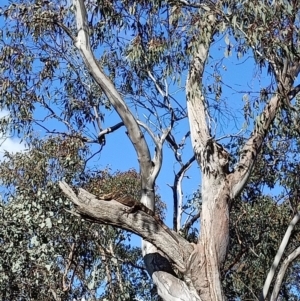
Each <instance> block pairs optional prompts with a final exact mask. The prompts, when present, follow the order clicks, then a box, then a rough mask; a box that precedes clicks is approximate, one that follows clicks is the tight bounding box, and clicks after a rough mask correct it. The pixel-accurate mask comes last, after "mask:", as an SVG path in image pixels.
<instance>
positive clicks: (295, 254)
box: [270, 247, 300, 301]
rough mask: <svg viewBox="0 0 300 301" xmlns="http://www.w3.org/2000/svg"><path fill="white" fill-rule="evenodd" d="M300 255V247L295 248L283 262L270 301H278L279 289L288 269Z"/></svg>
mask: <svg viewBox="0 0 300 301" xmlns="http://www.w3.org/2000/svg"><path fill="white" fill-rule="evenodd" d="M298 256H300V247H298V248H297V249H295V250H294V251H293V252H292V253H291V254H290V255H289V256H288V257H287V258H286V259H285V260H284V261H283V263H282V265H281V268H280V270H279V272H278V274H277V279H276V281H275V285H274V289H273V292H272V295H271V298H270V301H276V300H277V297H278V294H279V290H280V287H281V284H282V280H283V278H284V276H285V273H286V270H287V268H288V266H289V265H290V263H291V262H293V261H294V260H295V259H296V258H297V257H298Z"/></svg>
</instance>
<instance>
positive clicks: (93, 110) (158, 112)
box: [1, 0, 300, 300]
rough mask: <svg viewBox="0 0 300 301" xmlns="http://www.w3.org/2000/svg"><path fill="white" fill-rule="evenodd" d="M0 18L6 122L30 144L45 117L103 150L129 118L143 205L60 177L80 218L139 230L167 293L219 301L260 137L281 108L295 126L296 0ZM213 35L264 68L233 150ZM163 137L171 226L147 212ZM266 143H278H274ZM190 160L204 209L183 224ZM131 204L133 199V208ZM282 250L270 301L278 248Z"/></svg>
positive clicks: (33, 11) (167, 4) (39, 11)
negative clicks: (232, 226)
mask: <svg viewBox="0 0 300 301" xmlns="http://www.w3.org/2000/svg"><path fill="white" fill-rule="evenodd" d="M2 14H3V16H4V17H6V20H7V21H6V22H7V26H6V32H5V33H4V35H3V36H2V54H1V70H2V75H1V85H2V98H3V101H2V108H5V109H7V110H9V111H10V118H11V120H10V122H9V126H10V129H11V130H14V131H18V133H19V134H20V135H22V134H24V135H25V137H26V139H28V140H30V138H31V137H32V133H33V131H34V130H35V129H36V127H37V126H39V127H41V128H43V130H44V131H45V132H46V134H47V133H52V134H59V131H58V130H57V129H54V127H53V125H52V124H51V122H48V121H49V120H56V121H57V122H60V123H61V128H62V129H61V130H60V134H63V135H65V136H68V137H73V138H74V137H76V138H77V139H81V141H82V142H83V143H85V144H88V143H98V144H100V146H101V147H105V139H106V137H107V135H108V134H110V135H111V136H113V135H114V132H115V131H117V130H118V129H119V128H120V127H123V126H124V127H125V128H126V133H127V136H128V139H129V140H130V142H131V143H132V145H133V147H134V149H135V152H136V157H137V159H138V164H139V167H140V183H141V187H140V203H134V202H132V198H131V197H130V196H128V195H126V193H124V191H122V188H120V187H118V186H117V187H115V188H113V189H112V191H111V192H110V193H109V196H108V195H107V193H105V192H106V191H105V189H102V187H99V192H98V193H97V194H93V192H92V191H87V190H84V189H80V190H79V192H78V193H75V191H74V190H72V186H71V184H72V183H67V182H66V181H62V182H61V183H60V187H61V189H62V190H63V192H64V193H65V195H66V196H67V197H69V198H70V199H71V200H72V202H73V203H74V204H75V205H76V214H80V215H81V216H83V217H85V218H88V219H89V220H92V221H94V222H102V223H107V224H110V225H113V226H116V227H121V228H123V229H126V230H129V231H131V232H134V233H136V234H138V235H139V236H141V237H142V239H143V240H142V252H143V257H144V263H145V266H146V268H147V271H148V273H149V275H150V276H151V278H152V280H153V282H154V283H155V284H156V286H157V289H158V294H159V295H160V296H161V297H162V299H164V300H179V299H180V300H225V299H226V296H225V295H224V290H223V287H222V281H221V278H222V270H223V265H224V262H225V259H226V256H227V253H228V250H229V249H230V247H229V222H230V216H231V206H232V204H233V203H234V202H240V201H241V199H240V198H239V196H240V194H241V193H242V191H243V189H244V188H245V186H246V184H247V181H248V179H249V177H250V176H251V172H252V170H253V167H254V165H255V163H256V161H257V159H258V157H259V154H260V151H261V149H262V147H263V145H264V141H265V138H266V136H267V135H269V134H270V135H272V137H275V138H276V135H278V128H280V127H281V126H283V124H282V120H286V118H287V117H286V116H290V117H292V118H290V119H288V120H289V121H290V122H291V123H292V122H293V121H294V122H295V124H297V120H298V115H297V110H298V106H297V105H296V104H295V103H294V102H293V99H294V97H295V96H296V95H297V93H298V91H299V90H300V86H299V85H296V84H297V82H296V81H297V77H298V73H299V70H300V63H299V42H298V32H299V4H298V2H297V1H285V0H282V1H273V2H270V1H241V2H236V1H201V2H200V3H198V2H190V1H185V0H177V1H176V0H175V1H159V0H153V1H130V0H124V1H113V2H110V1H106V0H101V1H93V0H90V1H83V0H74V1H73V3H69V2H68V1H66V2H62V1H40V0H39V1H16V2H15V3H12V4H10V5H9V6H7V7H4V8H3V10H2ZM218 40H224V44H225V45H226V46H225V54H224V55H225V56H226V57H228V56H229V55H230V54H232V53H233V52H235V53H236V54H237V56H238V57H239V58H240V59H242V58H246V57H248V56H249V55H250V56H252V57H253V58H254V59H253V67H254V68H256V72H257V73H260V74H266V73H267V74H268V75H269V76H268V78H267V80H268V83H267V84H266V86H265V87H264V88H261V90H260V91H259V92H260V93H259V96H256V97H253V98H252V97H249V95H250V96H251V95H252V94H251V93H252V92H257V91H248V92H249V93H246V94H245V96H244V98H243V102H240V103H239V104H238V107H240V110H241V112H242V113H243V114H242V115H243V118H244V119H245V126H246V129H245V128H244V130H243V131H241V132H238V134H236V135H232V133H231V132H229V133H227V136H226V137H227V138H230V146H231V147H232V149H233V150H232V152H230V151H229V150H227V149H226V148H225V146H224V145H222V144H221V142H222V141H221V137H220V133H221V132H222V131H223V130H224V129H222V127H221V122H220V120H217V118H216V116H218V114H223V115H226V111H225V109H226V106H228V105H229V104H230V101H231V99H229V98H226V97H225V96H224V95H223V94H222V90H224V89H225V88H226V87H228V84H226V82H227V79H226V76H224V75H223V73H222V71H221V69H220V68H221V67H222V64H216V65H215V69H214V71H213V74H212V75H211V78H214V81H209V80H208V77H207V76H206V73H205V71H206V70H208V68H209V67H210V63H211V61H212V58H213V55H214V54H213V52H212V49H213V47H214V43H215V41H218ZM218 67H220V68H218ZM223 67H224V66H223ZM241 68H243V64H241ZM240 72H241V73H242V72H245V70H243V69H241V71H240ZM236 80H238V78H237V79H236ZM228 81H229V79H228ZM182 82H184V84H182ZM235 84H238V82H236V83H235ZM178 88H179V89H180V93H176V91H177V89H178ZM226 96H227V95H226ZM227 97H228V96H227ZM183 98H185V100H186V101H185V102H184V101H182V99H183ZM112 109H113V110H115V112H116V113H117V114H118V116H119V122H118V123H116V124H115V125H112V126H111V127H109V128H106V129H104V128H103V126H102V124H101V123H102V119H103V118H105V116H104V115H103V112H105V110H112ZM39 110H42V112H43V113H40V112H41V111H39ZM37 113H39V114H40V116H38V115H37ZM41 114H42V115H41ZM186 119H187V120H188V125H189V131H188V132H187V133H186V134H185V135H184V137H183V139H182V140H181V141H180V142H178V137H177V135H176V131H177V129H178V127H179V124H181V123H184V122H185V121H186ZM218 121H219V124H218ZM47 122H48V124H47ZM93 122H95V123H96V124H97V126H98V133H97V137H96V138H94V139H92V138H91V137H88V136H87V135H85V133H88V132H89V131H90V128H91V127H90V126H91V124H92V123H93ZM274 122H275V123H276V122H277V123H276V124H277V128H276V127H273V126H272V125H274V124H275V123H274ZM3 125H6V124H5V123H4V122H3ZM238 126H240V129H243V127H242V125H238ZM3 128H4V127H3ZM187 138H190V139H189V140H188V139H187ZM188 141H190V146H191V148H192V151H193V155H191V158H190V159H187V161H186V162H185V161H184V160H183V158H182V150H183V148H184V147H185V148H186V146H187V144H188ZM224 141H226V140H224ZM117 143H118V142H116V144H117ZM165 144H169V146H170V147H171V148H172V150H173V151H174V158H175V159H174V160H175V161H176V162H177V163H178V164H179V166H180V169H179V171H178V173H177V174H176V177H175V180H174V187H173V190H174V217H173V230H174V232H171V231H170V230H169V229H167V228H166V226H165V225H164V224H162V223H161V222H159V220H158V219H157V217H155V216H154V215H153V214H152V212H153V211H154V209H155V201H156V198H155V184H156V179H157V177H158V175H159V173H160V170H161V167H162V163H163V149H164V145H165ZM152 145H154V147H152ZM234 145H235V146H234ZM237 145H238V148H239V149H238V152H239V156H238V158H237V159H236V160H235V159H234V156H233V154H234V153H233V152H234V149H236V148H237ZM270 145H271V147H274V146H275V145H276V144H275V143H273V140H271V143H270ZM120 151H121V150H120ZM272 156H275V157H276V152H273V153H272ZM194 160H196V162H197V164H198V166H199V167H200V170H201V183H200V184H201V206H200V204H198V205H199V206H198V208H200V207H201V215H199V214H196V215H195V216H192V217H191V219H190V220H189V221H188V223H186V224H183V223H182V218H183V213H184V212H183V206H182V205H183V204H182V197H181V194H180V191H181V181H182V177H183V176H184V174H185V172H186V170H187V169H188V168H189V166H190V164H192V163H193V161H194ZM176 189H177V191H179V194H176ZM125 200H126V202H127V203H126V202H125ZM199 202H200V201H199ZM129 204H134V205H133V206H132V208H131V209H130V208H128V205H129ZM141 204H142V205H141ZM130 206H131V205H130ZM146 208H147V209H146ZM149 209H150V210H149ZM197 218H198V219H199V221H200V226H199V230H200V235H199V237H198V239H197V241H194V242H193V243H190V242H189V241H188V240H187V239H185V238H184V237H183V236H182V235H180V230H181V228H184V229H185V230H186V228H187V227H189V225H191V224H192V223H193V222H194V221H195V220H197ZM186 231H188V229H187V230H186ZM183 232H184V231H183ZM279 251H280V252H279V253H280V254H279V255H278V257H276V260H275V263H274V265H273V267H272V269H271V273H270V277H268V281H267V283H266V286H265V287H264V290H263V293H262V295H261V297H260V298H261V299H262V300H263V299H265V297H266V295H267V293H268V290H269V289H268V287H269V284H270V281H271V280H272V277H273V276H272V273H273V271H274V269H275V267H276V266H278V259H280V258H281V255H282V253H283V251H284V245H282V247H281V248H280V250H279ZM297 252H298V250H297V249H296V250H295V251H294V253H292V254H293V256H294V257H295V256H296V255H297V254H298V253H297ZM287 259H288V258H287ZM279 276H280V275H279ZM277 287H278V286H277ZM275 289H276V285H275ZM257 293H258V292H256V294H257ZM275 297H276V296H275ZM272 298H273V297H272Z"/></svg>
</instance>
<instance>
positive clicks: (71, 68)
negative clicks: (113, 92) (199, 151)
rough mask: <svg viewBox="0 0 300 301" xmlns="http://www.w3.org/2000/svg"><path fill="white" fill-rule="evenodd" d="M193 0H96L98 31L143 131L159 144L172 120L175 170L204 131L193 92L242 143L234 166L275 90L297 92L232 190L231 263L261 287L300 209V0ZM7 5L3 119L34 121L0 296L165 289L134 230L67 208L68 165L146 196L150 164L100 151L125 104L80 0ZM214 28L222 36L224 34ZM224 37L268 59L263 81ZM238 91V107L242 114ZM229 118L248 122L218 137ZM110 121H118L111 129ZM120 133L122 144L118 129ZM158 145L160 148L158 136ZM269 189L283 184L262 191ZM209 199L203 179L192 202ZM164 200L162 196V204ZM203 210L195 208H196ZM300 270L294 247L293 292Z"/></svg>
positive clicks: (229, 273) (94, 187) (100, 185)
mask: <svg viewBox="0 0 300 301" xmlns="http://www.w3.org/2000/svg"><path fill="white" fill-rule="evenodd" d="M187 3H188V2H186V1H162V0H151V1H132V0H117V1H107V0H97V1H96V0H89V1H85V4H86V7H87V10H88V24H87V25H88V27H89V37H90V41H91V47H92V50H93V51H94V56H95V57H96V59H97V64H99V66H100V67H101V68H102V70H104V72H105V74H106V75H107V77H108V78H109V79H110V80H111V82H112V83H113V84H114V85H115V87H116V89H117V91H118V92H119V93H120V95H121V96H122V97H123V98H124V101H125V102H126V104H127V105H128V108H130V109H131V110H132V112H134V113H135V118H136V120H137V121H138V122H139V125H140V126H141V128H142V132H143V137H141V138H144V137H146V138H145V139H147V141H150V140H151V139H152V140H154V144H155V139H154V138H157V139H158V138H161V137H162V136H163V134H164V133H165V132H164V131H165V129H170V132H169V133H168V135H167V139H166V140H167V143H168V145H169V146H170V148H171V149H172V150H173V152H174V156H175V162H176V165H175V166H176V167H175V168H174V169H176V168H177V167H178V166H179V169H180V171H179V172H178V173H177V171H178V170H177V169H176V172H175V173H177V174H175V178H176V177H177V179H178V178H180V177H179V176H178V174H180V173H181V172H182V173H184V172H185V171H186V170H187V169H188V168H189V166H190V165H189V164H187V165H185V164H184V163H185V162H184V160H186V161H187V162H189V156H190V153H191V152H189V151H185V146H186V142H187V141H188V142H191V141H190V140H189V135H190V133H189V132H188V129H187V128H188V125H187V110H186V104H185V103H184V102H183V101H182V99H184V98H185V97H189V96H190V95H188V93H191V94H193V93H196V92H195V91H197V90H198V89H199V87H200V88H201V89H200V90H201V92H202V93H203V98H204V97H205V105H204V107H205V114H206V115H205V116H206V121H207V123H208V124H209V132H210V133H209V134H210V135H211V137H213V138H215V137H220V138H218V139H216V141H220V142H222V143H223V144H224V146H226V148H227V149H228V150H229V151H230V153H231V157H230V160H231V161H230V166H229V167H230V169H231V170H233V169H234V167H235V164H236V162H238V159H239V156H240V155H241V153H240V152H241V150H242V147H243V145H244V143H245V141H246V139H247V138H248V137H249V136H250V137H251V133H253V131H254V132H255V131H256V132H259V131H260V130H261V129H260V128H259V126H260V124H262V123H263V122H264V115H263V114H260V112H261V111H262V108H263V107H264V106H265V105H268V103H269V98H270V97H271V96H272V95H275V94H280V96H281V99H280V102H283V103H284V105H283V106H281V108H280V109H279V110H278V112H277V113H276V118H275V120H274V122H273V124H272V126H271V128H270V129H269V131H268V132H266V133H264V136H265V137H264V138H265V143H264V144H263V146H262V148H261V154H259V155H257V156H256V154H255V156H254V157H255V160H257V165H256V167H255V168H254V169H253V173H252V175H251V177H250V181H249V185H248V186H247V188H246V189H245V190H244V191H243V193H242V195H241V197H240V198H239V199H237V200H234V202H233V204H232V213H231V230H230V240H231V247H230V252H229V254H228V258H227V262H226V263H225V265H224V272H223V274H222V276H223V284H224V287H225V292H226V295H227V296H228V297H229V298H232V299H234V298H237V297H239V298H241V299H242V300H246V299H251V298H254V296H258V295H259V291H260V290H261V287H262V285H263V281H264V279H265V275H266V270H267V269H268V268H269V267H270V265H271V263H272V260H273V258H274V256H275V254H276V251H277V248H278V244H279V242H280V240H281V238H282V236H283V234H284V231H285V229H286V226H287V225H288V223H289V221H290V219H291V218H292V216H293V214H295V213H296V212H297V211H298V210H299V195H300V192H299V188H298V186H299V185H298V181H297V179H298V174H299V168H300V167H299V159H298V154H299V151H300V149H299V139H298V135H299V133H300V132H299V126H298V124H299V114H297V112H299V110H300V102H299V99H296V101H294V102H293V103H290V102H289V100H290V96H291V95H292V94H291V91H292V92H293V93H296V92H295V91H293V90H292V87H293V83H294V80H295V79H296V77H297V75H298V72H299V70H297V68H296V67H295V66H297V64H295V62H297V63H298V62H299V53H300V48H299V47H300V43H299V38H298V36H299V24H300V23H299V10H300V3H298V1H286V0H279V1H238V2H237V1H201V2H200V3H193V4H190V5H188V4H187ZM0 17H1V18H2V19H3V22H4V27H3V30H2V31H1V32H0V50H1V51H0V71H1V72H0V85H1V89H0V96H1V102H0V109H1V110H5V111H8V112H9V117H8V118H1V120H0V131H1V133H2V134H5V135H6V134H10V135H15V136H18V137H21V138H22V139H23V141H24V142H25V143H26V145H27V146H28V150H27V152H24V153H21V154H15V155H11V154H9V153H7V154H6V157H5V160H3V161H2V162H1V164H0V175H1V176H0V178H1V183H2V186H3V196H2V203H1V231H0V272H1V275H2V276H1V277H0V297H1V298H2V299H3V300H26V299H30V300H51V298H52V299H53V298H54V299H56V300H64V299H67V298H68V299H72V298H75V299H77V298H80V297H82V296H85V297H87V298H89V297H95V296H96V297H97V298H98V299H99V300H107V299H109V298H112V299H115V300H117V298H119V299H121V300H132V299H133V298H135V297H136V298H141V299H143V300H148V299H149V300H150V299H151V298H152V300H153V299H155V298H157V296H156V293H153V291H152V289H153V287H152V285H151V284H149V282H148V281H147V280H148V278H147V275H146V274H145V270H144V267H143V265H142V263H141V254H140V250H139V249H137V248H134V247H130V246H129V245H128V242H130V241H131V236H130V234H128V233H127V232H124V231H121V230H117V229H114V228H112V227H110V226H104V225H98V224H92V223H90V222H88V221H86V220H83V219H81V218H79V217H78V216H76V215H74V214H72V213H70V212H69V211H72V210H74V207H73V205H72V204H71V203H70V202H69V201H68V200H67V199H65V197H64V196H63V195H62V193H61V191H60V189H59V188H58V185H57V184H58V182H59V181H60V180H65V181H66V182H68V183H70V184H71V185H72V186H73V188H74V189H78V188H84V189H86V190H88V191H89V192H90V193H93V194H95V195H96V196H101V195H102V194H103V193H104V194H105V193H108V192H111V191H112V190H117V191H120V193H121V194H123V195H130V196H132V197H133V198H134V199H136V200H138V199H139V197H140V195H141V191H140V189H139V185H140V176H139V174H138V172H136V171H135V170H134V169H132V170H128V171H126V172H123V171H122V172H121V171H117V172H111V170H110V169H107V170H100V168H99V164H97V163H92V161H91V159H95V161H94V162H97V160H98V162H99V161H100V159H101V151H102V150H103V148H104V147H105V139H102V138H103V137H100V133H101V132H102V130H103V127H104V125H103V124H104V123H105V122H106V124H107V122H109V123H113V122H115V119H114V118H112V117H111V116H114V115H113V114H114V113H115V111H114V109H113V108H112V105H111V103H110V102H109V101H108V99H107V98H106V96H105V94H104V91H103V90H102V89H101V88H100V87H99V86H98V85H97V84H96V83H95V81H94V80H93V78H92V76H91V74H90V72H89V71H88V70H87V68H86V66H85V64H84V60H83V59H82V58H81V56H80V55H79V53H78V51H77V49H76V48H75V45H74V42H75V40H74V38H73V37H75V36H76V35H77V31H78V30H77V28H76V22H75V17H74V7H72V6H71V5H70V3H69V1H58V0H53V1H44V0H34V1H29V0H17V1H14V2H13V3H9V4H8V5H5V6H3V7H2V8H1V11H0ZM217 43H219V44H218V45H222V46H215V45H217ZM201 45H202V46H203V45H205V47H207V48H210V49H211V51H210V56H209V58H208V60H207V64H206V66H205V67H206V68H205V71H206V72H205V73H204V77H203V78H202V74H201V75H199V76H201V78H200V79H201V82H196V84H195V85H194V89H195V91H190V92H188V91H185V86H184V81H185V77H186V75H187V73H188V72H189V70H190V68H191V65H192V62H193V60H194V59H195V57H194V54H195V53H196V52H197V51H198V50H199V49H200V48H201V47H200V46H201ZM218 47H219V48H220V49H221V51H222V53H223V55H224V57H225V58H231V59H232V54H236V56H237V57H238V59H239V60H240V61H239V64H240V63H241V62H246V61H247V60H248V59H249V58H251V57H254V61H253V64H256V66H255V67H254V69H255V74H257V77H258V78H259V80H260V79H261V78H262V77H264V76H266V75H268V76H269V82H268V84H265V82H263V83H262V82H261V81H259V87H255V89H252V88H251V89H250V91H246V92H245V91H243V90H236V89H235V88H232V86H233V85H231V84H232V83H230V82H229V79H227V77H226V70H227V67H226V66H227V65H229V64H227V62H226V61H225V60H224V58H223V57H222V58H219V52H217V51H216V48H218ZM241 59H243V61H241ZM197 60H199V61H200V58H199V57H197V58H196V61H197ZM232 61H233V62H234V64H236V63H237V61H236V60H235V59H232ZM276 66H279V67H281V69H282V70H283V71H282V72H279V70H278V69H277V68H276ZM287 70H288V71H291V72H287ZM284 71H285V72H284ZM234 80H236V79H234ZM233 84H239V83H233ZM226 89H227V90H226ZM224 91H227V92H228V91H230V93H233V92H234V93H236V92H237V93H239V95H240V99H238V100H237V99H233V101H232V103H230V100H229V99H227V97H229V96H228V95H229V93H225V92H224ZM184 93H185V95H184ZM293 96H294V95H293ZM201 101H202V99H201ZM203 102H204V101H203ZM231 106H233V107H235V106H237V107H238V109H240V111H241V112H242V114H241V116H242V118H240V116H239V115H238V113H236V111H235V110H234V112H232V110H231ZM241 119H242V121H241ZM118 121H119V120H118ZM215 124H218V125H221V128H220V127H219V128H216V125H215ZM226 124H227V125H226ZM228 124H229V125H228ZM222 125H224V126H222ZM120 126H121V125H120ZM232 126H233V127H234V131H235V130H236V131H237V132H238V131H239V130H240V129H242V131H239V132H238V134H236V135H235V134H232V135H231V133H230V135H227V136H226V137H225V138H224V137H221V136H222V135H221V134H222V133H223V132H225V131H226V130H227V129H228V128H231V130H230V131H231V132H232ZM112 128H113V127H112ZM112 128H110V131H107V132H106V133H109V132H113V130H112ZM127 130H128V129H127ZM151 131H152V132H151ZM187 132H188V133H187ZM182 136H183V137H184V138H183V139H182V140H181V142H177V141H178V140H180V139H181V138H182ZM41 137H42V138H41ZM153 137H154V138H153ZM116 144H117V145H118V146H119V145H121V144H120V143H119V141H117V143H116ZM207 144H209V143H207ZM149 145H151V147H152V149H151V152H152V153H156V151H157V143H156V145H153V144H151V143H149ZM220 147H221V146H220ZM164 150H166V148H165V149H164ZM184 151H185V152H184ZM194 151H195V150H194ZM153 157H155V156H153ZM138 159H139V160H140V158H138ZM192 161H193V160H192ZM192 161H191V162H192ZM152 163H153V162H152ZM113 170H115V169H113ZM169 174H171V172H170V170H169ZM181 175H182V174H181ZM178 181H179V180H178ZM174 183H175V182H174ZM175 184H176V183H175ZM175 184H174V187H172V188H173V189H174V191H175V190H176V189H177V187H175V186H176V185H175ZM177 184H178V182H177ZM270 189H272V194H273V195H272V197H271V196H270V195H268V194H267V193H264V191H266V190H270ZM277 189H278V190H279V192H278V194H277V195H276V193H275V192H274V191H276V190H277ZM200 202H201V193H200V192H199V191H197V192H196V193H195V197H194V198H193V200H190V201H189V202H187V203H186V204H183V208H184V209H190V208H191V210H195V211H197V213H198V211H199V210H200V209H201V203H200ZM199 208H200V209H199ZM164 209H165V204H164V203H163V202H162V201H161V199H160V196H156V211H157V212H158V214H159V216H160V217H161V218H163V217H164ZM66 210H68V211H66ZM192 212H193V211H192ZM195 216H197V217H198V215H195ZM193 217H194V216H193ZM193 217H190V216H189V217H188V218H189V221H191V220H192V221H193ZM270 221H271V223H270ZM187 224H188V223H187ZM184 226H186V225H184ZM184 230H185V231H184V232H185V233H184V234H185V237H186V238H187V239H188V240H189V241H192V242H196V241H197V235H198V232H197V230H196V229H195V225H193V224H192V223H190V224H188V226H186V227H185V228H184ZM298 236H299V234H298V233H295V234H294V236H293V238H292V241H291V243H290V245H289V249H288V250H287V251H286V253H285V256H286V255H287V254H288V252H289V251H291V250H292V249H293V248H295V247H296V246H297V241H299V237H298ZM124 258H126V260H125V259H124ZM298 278H299V262H296V263H295V264H294V267H293V269H292V270H291V272H290V273H289V275H288V278H287V279H288V281H287V283H286V284H285V286H284V287H283V289H282V291H281V295H282V296H289V298H290V300H292V298H296V297H295V296H292V291H295V284H296V283H297V281H298ZM49 292H50V293H51V294H52V295H51V297H50V294H49ZM297 293H299V291H297Z"/></svg>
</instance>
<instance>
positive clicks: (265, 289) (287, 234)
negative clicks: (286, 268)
mask: <svg viewBox="0 0 300 301" xmlns="http://www.w3.org/2000/svg"><path fill="white" fill-rule="evenodd" d="M299 219H300V211H298V212H297V214H296V215H295V216H294V218H293V219H292V221H291V222H290V224H289V226H288V228H287V230H286V232H285V234H284V237H283V239H282V242H281V244H280V247H279V249H278V251H277V254H276V256H275V259H274V261H273V264H272V266H271V269H270V271H269V273H268V276H267V279H266V281H265V284H264V287H263V291H262V294H261V296H260V299H259V300H260V301H263V300H265V299H266V297H267V294H268V291H269V289H270V285H271V282H272V280H273V277H274V274H275V271H276V269H277V267H278V264H279V262H280V260H281V258H282V255H283V253H284V250H285V248H286V246H287V244H288V242H289V239H290V237H291V234H292V231H293V229H294V228H295V225H296V224H297V223H298V221H299ZM274 289H275V288H274ZM273 294H274V291H273Z"/></svg>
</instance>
